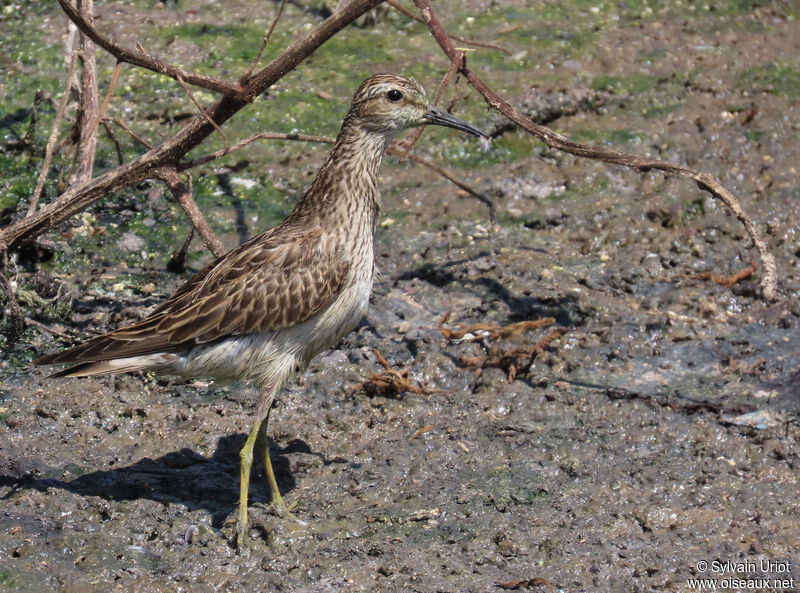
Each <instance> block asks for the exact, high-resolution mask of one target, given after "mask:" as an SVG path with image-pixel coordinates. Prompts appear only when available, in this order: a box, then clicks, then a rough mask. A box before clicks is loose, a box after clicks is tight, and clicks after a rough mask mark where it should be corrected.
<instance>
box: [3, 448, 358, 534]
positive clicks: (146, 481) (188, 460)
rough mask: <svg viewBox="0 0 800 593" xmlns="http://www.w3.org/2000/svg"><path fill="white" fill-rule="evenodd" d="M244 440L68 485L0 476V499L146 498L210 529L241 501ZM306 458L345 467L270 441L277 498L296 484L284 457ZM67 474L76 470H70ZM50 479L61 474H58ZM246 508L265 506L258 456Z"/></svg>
mask: <svg viewBox="0 0 800 593" xmlns="http://www.w3.org/2000/svg"><path fill="white" fill-rule="evenodd" d="M246 438H247V435H245V434H243V433H239V434H235V435H231V436H227V437H222V438H221V439H219V441H218V442H217V448H216V450H215V451H214V453H213V455H212V456H211V457H205V456H203V455H200V454H199V453H196V452H195V451H193V450H191V449H189V448H183V449H180V450H177V451H172V452H170V453H166V454H165V455H162V456H161V457H158V458H157V459H151V458H149V457H144V458H142V459H140V460H139V461H137V462H136V463H133V464H132V465H128V466H125V467H118V468H113V469H108V470H98V471H93V472H90V473H86V474H83V475H81V476H79V477H77V478H75V479H72V480H60V479H55V478H33V477H31V475H30V473H27V474H25V475H21V476H13V475H3V474H0V485H6V486H11V487H12V488H11V491H10V492H8V493H7V494H6V495H5V496H3V498H2V500H5V499H8V498H10V497H11V496H13V495H14V494H15V493H16V492H18V491H20V490H25V489H34V490H39V491H41V492H44V491H47V490H48V489H50V488H59V489H62V490H66V491H68V492H72V493H74V494H78V495H81V496H97V497H100V498H104V499H108V500H137V499H150V500H154V501H157V502H160V503H162V504H171V503H172V504H174V503H177V504H182V505H184V506H186V508H187V509H189V510H190V511H192V510H197V509H202V510H205V511H207V512H208V513H209V515H210V516H211V519H212V526H214V527H217V528H219V527H221V526H222V524H223V523H224V521H225V519H226V518H227V517H228V516H230V515H231V513H232V512H234V510H235V509H236V506H237V504H238V501H239V451H240V450H241V448H242V446H243V445H244V442H245V439H246ZM291 453H307V454H310V455H314V456H317V457H320V458H321V459H322V462H323V464H324V465H330V464H332V463H346V461H344V460H342V459H341V458H334V459H333V460H329V459H327V458H326V457H325V455H323V454H322V453H319V452H314V451H312V449H311V447H310V446H309V445H308V443H306V442H305V441H303V440H302V439H294V440H292V441H290V442H289V443H288V444H287V445H286V446H285V447H279V446H278V445H277V444H276V443H274V442H272V441H271V442H270V458H271V460H272V467H273V471H274V472H275V478H276V480H277V482H278V487H279V489H280V491H281V494H284V495H285V494H286V493H288V492H291V491H292V490H293V489H294V488H295V486H296V483H295V480H294V478H293V477H292V475H291V472H290V465H289V459H288V455H289V454H291ZM70 469H73V470H74V466H71V467H70ZM48 473H49V474H51V475H52V474H54V473H63V472H60V471H58V470H54V471H52V470H51V471H48ZM248 502H249V504H251V505H252V504H253V503H264V504H269V502H270V493H269V487H268V485H267V480H266V476H265V473H264V470H263V466H262V458H261V455H260V453H259V452H258V451H257V452H256V453H255V454H254V456H253V467H252V472H251V476H250V490H249V500H248Z"/></svg>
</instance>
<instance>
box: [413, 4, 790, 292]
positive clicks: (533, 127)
mask: <svg viewBox="0 0 800 593" xmlns="http://www.w3.org/2000/svg"><path fill="white" fill-rule="evenodd" d="M414 4H416V6H417V8H418V9H419V11H420V13H421V15H422V18H423V19H424V21H425V23H426V24H427V25H428V28H429V29H430V31H431V34H432V35H433V37H434V39H436V41H437V42H438V43H439V46H440V47H441V48H442V51H444V53H445V55H446V56H447V57H448V58H449V59H450V61H451V62H452V61H457V60H459V59H460V53H459V50H458V49H456V48H455V47H454V46H453V43H452V42H451V41H450V38H449V36H448V34H447V32H446V31H445V29H444V28H443V27H442V24H441V23H440V22H439V19H438V18H437V17H436V14H435V13H434V11H433V8H432V7H431V4H430V1H429V0H414ZM461 72H462V73H463V74H464V76H465V77H466V78H467V81H469V83H470V84H471V85H472V86H473V88H475V90H476V91H478V92H479V93H480V94H481V95H482V96H483V97H484V99H486V101H487V102H488V103H489V105H491V106H492V107H494V108H495V109H497V110H498V111H500V112H501V113H502V114H503V115H505V116H506V117H507V118H508V119H510V120H511V121H513V122H514V123H516V124H517V125H519V126H520V127H521V128H523V129H524V130H525V131H526V132H528V133H529V134H531V135H533V136H535V137H537V138H539V139H540V140H541V141H542V142H544V143H545V144H547V145H548V146H549V147H551V148H555V149H557V150H562V151H564V152H568V153H570V154H574V155H576V156H580V157H585V158H590V159H595V160H600V161H604V162H606V163H612V164H617V165H624V166H626V167H631V168H633V169H636V170H637V171H639V172H647V171H650V170H652V169H656V170H658V171H663V172H665V173H669V174H672V175H679V176H681V177H685V178H687V179H692V180H694V181H695V183H697V185H698V187H699V188H700V189H702V190H705V191H707V192H709V193H710V194H711V195H712V196H713V197H715V198H717V199H718V200H720V201H721V202H723V203H724V204H725V205H726V206H727V207H728V209H729V210H730V211H731V212H732V213H733V214H734V215H735V216H736V218H738V219H739V222H741V223H742V225H743V226H744V227H745V229H746V230H747V233H748V234H749V235H750V239H751V240H752V241H753V245H754V246H755V248H756V250H757V251H758V253H759V255H760V257H761V263H762V264H763V266H764V275H763V277H762V279H761V291H762V295H763V297H764V299H766V300H768V301H771V300H774V299H775V298H776V291H777V287H778V280H777V268H776V264H775V258H774V256H773V255H772V253H771V252H770V251H769V248H768V247H767V244H766V242H765V241H764V240H763V239H762V237H761V232H760V231H759V229H758V228H757V227H756V225H755V224H754V223H753V221H752V220H751V219H750V217H749V216H748V215H747V213H746V212H745V211H744V208H742V206H741V203H740V202H739V200H738V198H736V196H735V195H734V194H733V193H732V192H730V191H729V190H728V189H727V188H726V187H725V186H724V185H722V183H720V181H719V180H718V179H717V178H715V177H714V176H713V175H710V174H708V173H699V172H697V171H694V170H692V169H689V168H688V167H683V166H681V165H675V164H672V163H667V162H665V161H659V160H656V159H651V158H647V157H640V156H636V155H632V154H627V153H624V152H620V151H617V150H611V149H608V148H604V147H601V146H589V145H586V144H579V143H577V142H572V141H570V140H569V139H567V138H566V137H564V136H562V135H561V134H558V133H556V132H554V131H552V130H551V129H549V128H546V127H544V126H540V125H539V124H537V123H535V122H534V121H533V120H531V119H530V118H529V117H527V116H526V115H525V114H524V113H522V112H521V111H520V110H519V109H517V108H516V107H514V106H512V105H511V104H510V103H508V102H507V101H505V100H503V99H502V98H501V97H500V96H499V95H498V94H497V93H495V92H494V91H493V90H492V89H491V88H489V86H487V85H486V83H484V82H483V81H482V80H481V79H480V78H479V77H478V75H477V74H475V72H474V71H473V70H472V69H470V68H469V67H468V66H467V65H466V63H465V64H464V65H463V67H462V68H461Z"/></svg>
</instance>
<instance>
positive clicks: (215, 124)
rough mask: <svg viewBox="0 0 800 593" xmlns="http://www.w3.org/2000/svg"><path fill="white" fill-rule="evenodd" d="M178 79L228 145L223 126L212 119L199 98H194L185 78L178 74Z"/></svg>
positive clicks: (195, 104)
mask: <svg viewBox="0 0 800 593" xmlns="http://www.w3.org/2000/svg"><path fill="white" fill-rule="evenodd" d="M177 80H178V82H179V83H180V85H181V86H182V87H183V90H184V91H186V94H187V95H189V98H190V99H191V100H192V103H194V106H195V107H197V109H198V111H200V113H202V114H203V117H204V118H205V119H206V121H207V122H208V123H210V124H211V125H212V126H214V129H215V130H216V131H217V132H219V135H220V136H222V141H223V142H224V143H225V146H227V145H228V139H227V138H226V137H225V132H223V131H222V128H220V127H219V125H218V124H217V122H215V121H214V120H213V119H211V116H210V115H208V112H207V111H206V110H205V109H203V107H202V106H201V105H200V103H198V102H197V99H195V98H194V95H193V94H192V91H191V90H189V87H188V86H186V83H185V82H183V78H181V77H180V76H178V78H177Z"/></svg>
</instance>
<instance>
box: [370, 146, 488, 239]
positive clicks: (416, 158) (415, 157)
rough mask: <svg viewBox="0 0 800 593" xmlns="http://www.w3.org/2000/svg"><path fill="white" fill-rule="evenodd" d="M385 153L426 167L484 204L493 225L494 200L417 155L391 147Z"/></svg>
mask: <svg viewBox="0 0 800 593" xmlns="http://www.w3.org/2000/svg"><path fill="white" fill-rule="evenodd" d="M386 153H387V154H391V155H393V156H402V157H403V158H406V159H408V160H409V161H413V162H415V163H417V164H419V165H422V166H423V167H427V168H428V169H430V170H431V171H433V172H435V173H437V174H439V175H441V176H442V177H444V178H445V179H447V180H448V181H449V182H450V183H452V184H453V185H455V186H457V187H459V188H460V189H462V190H464V191H465V192H467V193H468V194H469V195H471V196H472V197H473V198H475V199H477V200H479V201H481V202H483V203H484V204H486V205H487V206H488V207H489V222H490V223H491V224H492V225H494V223H495V218H496V207H495V203H494V200H492V199H491V198H490V197H489V196H487V195H486V194H485V193H483V192H479V191H478V190H476V189H474V188H472V187H470V186H469V185H467V184H466V183H464V182H463V181H460V180H459V179H456V177H454V176H453V174H452V173H450V172H449V171H447V170H446V169H444V168H442V167H440V166H439V165H436V164H434V163H432V162H431V161H429V160H427V159H424V158H422V157H421V156H418V155H416V154H413V153H406V152H402V153H401V152H400V151H399V150H397V149H395V148H394V147H393V146H391V145H390V146H389V148H387V149H386Z"/></svg>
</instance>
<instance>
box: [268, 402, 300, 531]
mask: <svg viewBox="0 0 800 593" xmlns="http://www.w3.org/2000/svg"><path fill="white" fill-rule="evenodd" d="M268 422H269V414H267V417H266V418H264V421H263V422H262V423H261V428H260V430H259V439H260V440H261V444H262V445H261V446H262V447H263V451H264V473H265V474H267V482H268V483H269V492H270V499H271V500H272V507H273V508H274V509H275V511H276V512H277V513H278V514H279V515H280V516H281V517H284V518H285V519H292V520H293V521H296V522H297V523H300V524H301V525H306V522H305V521H302V520H300V519H298V518H297V517H295V516H294V515H292V513H291V512H290V510H291V508H290V507H288V506H286V503H285V502H283V497H282V496H281V491H280V490H279V489H278V482H277V481H276V480H275V472H273V471H272V461H271V460H270V458H269V436H268V435H267V423H268Z"/></svg>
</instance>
